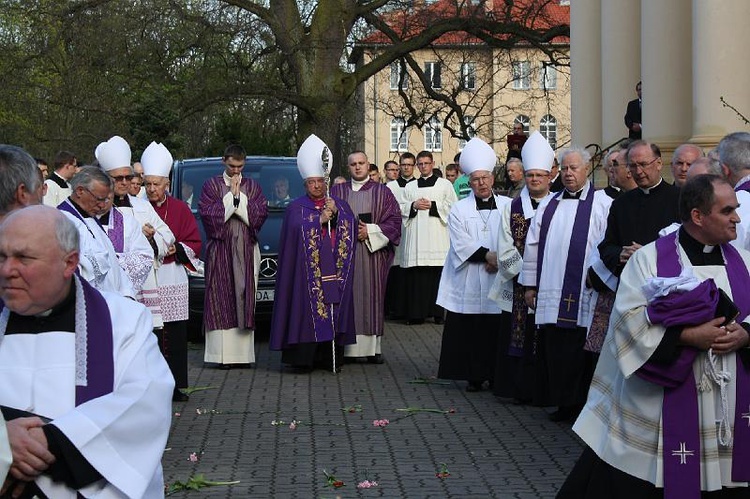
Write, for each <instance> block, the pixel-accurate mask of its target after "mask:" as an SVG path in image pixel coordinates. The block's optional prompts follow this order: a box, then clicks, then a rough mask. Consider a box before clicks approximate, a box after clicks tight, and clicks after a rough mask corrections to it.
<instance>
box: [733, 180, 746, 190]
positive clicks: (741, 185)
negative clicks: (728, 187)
mask: <svg viewBox="0 0 750 499" xmlns="http://www.w3.org/2000/svg"><path fill="white" fill-rule="evenodd" d="M739 191H745V192H750V180H746V181H745V182H742V183H741V184H740V185H737V186H735V188H734V192H739Z"/></svg>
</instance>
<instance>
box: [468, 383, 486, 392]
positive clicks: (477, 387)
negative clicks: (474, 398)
mask: <svg viewBox="0 0 750 499" xmlns="http://www.w3.org/2000/svg"><path fill="white" fill-rule="evenodd" d="M466 391H467V392H469V393H474V392H481V391H482V382H481V381H469V384H468V385H466Z"/></svg>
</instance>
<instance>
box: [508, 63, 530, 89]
mask: <svg viewBox="0 0 750 499" xmlns="http://www.w3.org/2000/svg"><path fill="white" fill-rule="evenodd" d="M512 68H513V88H514V89H516V90H528V89H529V88H531V63H529V61H515V62H513V63H512Z"/></svg>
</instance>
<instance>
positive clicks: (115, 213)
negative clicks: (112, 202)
mask: <svg viewBox="0 0 750 499" xmlns="http://www.w3.org/2000/svg"><path fill="white" fill-rule="evenodd" d="M123 218H124V217H123V216H122V213H120V210H118V209H116V208H115V207H114V206H113V207H112V209H110V210H109V225H108V227H107V236H109V240H110V241H112V246H114V247H115V253H122V252H123V251H124V250H125V229H124V224H123Z"/></svg>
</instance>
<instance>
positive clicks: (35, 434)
mask: <svg viewBox="0 0 750 499" xmlns="http://www.w3.org/2000/svg"><path fill="white" fill-rule="evenodd" d="M44 424H45V423H44V421H42V420H41V419H39V418H37V417H30V418H17V419H12V420H10V421H8V422H7V423H6V428H7V431H8V442H9V443H10V450H11V453H12V455H13V463H12V464H11V467H10V473H9V474H8V475H9V476H8V478H7V479H6V480H5V483H4V484H3V486H2V489H0V494H4V493H6V492H7V491H8V489H9V487H10V486H11V485H12V484H13V483H14V481H15V480H20V481H22V482H31V481H33V480H34V479H36V477H38V476H39V475H41V474H42V473H44V472H45V471H46V470H47V469H48V468H49V467H50V466H51V465H52V464H53V463H54V462H55V456H54V455H52V453H51V452H50V451H49V448H48V444H47V437H46V436H45V435H44V431H43V430H42V426H44ZM23 487H24V485H23V484H21V485H16V486H15V488H14V489H13V490H12V491H11V495H12V496H13V497H16V496H18V495H20V493H21V491H22V490H23Z"/></svg>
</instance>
